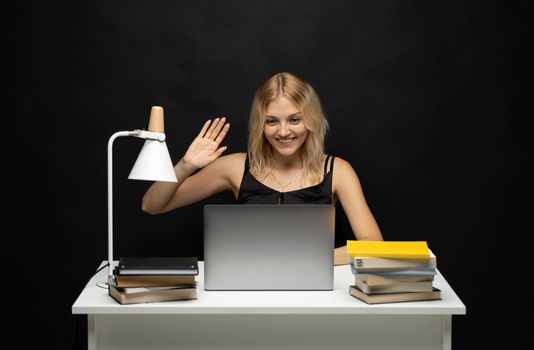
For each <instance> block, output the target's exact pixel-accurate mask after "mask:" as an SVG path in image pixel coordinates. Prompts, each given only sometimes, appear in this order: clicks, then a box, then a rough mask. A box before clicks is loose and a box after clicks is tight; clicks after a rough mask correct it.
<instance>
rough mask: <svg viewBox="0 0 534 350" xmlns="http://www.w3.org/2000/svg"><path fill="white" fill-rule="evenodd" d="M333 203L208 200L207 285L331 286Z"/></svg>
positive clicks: (253, 287)
mask: <svg viewBox="0 0 534 350" xmlns="http://www.w3.org/2000/svg"><path fill="white" fill-rule="evenodd" d="M334 232H335V206H333V205H326V204H306V205H298V204H288V205H264V204H257V205H255V204H236V205H233V204H229V205H220V204H219V205H206V206H204V288H205V289H206V290H332V289H333V284H334Z"/></svg>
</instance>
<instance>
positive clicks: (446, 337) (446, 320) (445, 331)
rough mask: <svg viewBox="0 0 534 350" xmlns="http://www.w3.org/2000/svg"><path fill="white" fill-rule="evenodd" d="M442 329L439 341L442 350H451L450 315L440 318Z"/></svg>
mask: <svg viewBox="0 0 534 350" xmlns="http://www.w3.org/2000/svg"><path fill="white" fill-rule="evenodd" d="M441 322H442V328H441V339H442V348H443V350H451V348H452V315H443V316H441Z"/></svg>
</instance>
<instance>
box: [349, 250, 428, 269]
mask: <svg viewBox="0 0 534 350" xmlns="http://www.w3.org/2000/svg"><path fill="white" fill-rule="evenodd" d="M429 254H430V256H429V257H428V258H424V259H412V258H383V257H374V256H354V257H351V263H352V264H353V265H354V268H355V269H356V271H358V272H360V273H364V272H373V271H387V270H404V269H435V268H436V256H435V255H434V253H432V252H431V251H429Z"/></svg>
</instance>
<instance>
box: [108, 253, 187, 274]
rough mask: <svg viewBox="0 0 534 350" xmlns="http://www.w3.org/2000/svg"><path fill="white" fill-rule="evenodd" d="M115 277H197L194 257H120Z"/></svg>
mask: <svg viewBox="0 0 534 350" xmlns="http://www.w3.org/2000/svg"><path fill="white" fill-rule="evenodd" d="M115 275H117V276H124V275H198V262H197V258H196V257H122V258H119V265H118V266H117V267H116V268H115Z"/></svg>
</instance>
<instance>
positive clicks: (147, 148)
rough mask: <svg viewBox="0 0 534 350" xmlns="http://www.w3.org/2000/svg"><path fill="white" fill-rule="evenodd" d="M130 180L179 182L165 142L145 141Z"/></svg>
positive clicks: (129, 176)
mask: <svg viewBox="0 0 534 350" xmlns="http://www.w3.org/2000/svg"><path fill="white" fill-rule="evenodd" d="M128 179H132V180H148V181H166V182H178V180H177V179H176V173H175V172H174V166H173V164H172V161H171V157H170V155H169V150H168V149H167V144H166V143H165V141H158V140H146V141H145V144H144V145H143V148H142V149H141V152H140V153H139V156H137V160H136V161H135V164H134V166H133V168H132V171H131V172H130V175H128Z"/></svg>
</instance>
